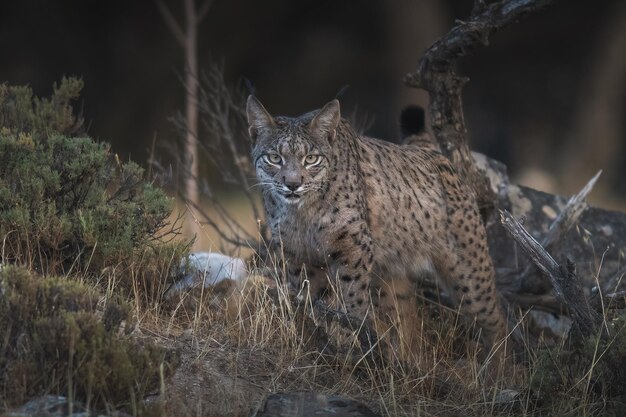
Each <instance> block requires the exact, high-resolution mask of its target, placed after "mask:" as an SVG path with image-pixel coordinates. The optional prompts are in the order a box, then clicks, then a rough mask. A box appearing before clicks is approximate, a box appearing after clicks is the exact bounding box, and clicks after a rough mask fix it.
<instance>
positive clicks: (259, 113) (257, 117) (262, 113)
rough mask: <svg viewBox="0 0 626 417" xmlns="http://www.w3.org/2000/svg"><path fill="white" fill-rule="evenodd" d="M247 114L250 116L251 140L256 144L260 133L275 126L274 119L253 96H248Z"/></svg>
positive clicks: (249, 129)
mask: <svg viewBox="0 0 626 417" xmlns="http://www.w3.org/2000/svg"><path fill="white" fill-rule="evenodd" d="M246 112H247V114H248V132H249V133H250V138H251V139H252V141H253V142H254V141H255V140H256V137H257V136H258V134H259V132H260V131H261V130H264V129H268V128H270V127H272V126H274V119H273V118H272V116H271V115H270V114H269V113H268V112H267V110H265V107H263V105H262V104H261V102H260V101H259V100H257V99H256V97H254V96H253V95H250V96H248V103H247V104H246Z"/></svg>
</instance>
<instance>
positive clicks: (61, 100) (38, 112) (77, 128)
mask: <svg viewBox="0 0 626 417" xmlns="http://www.w3.org/2000/svg"><path fill="white" fill-rule="evenodd" d="M82 88H83V81H82V80H80V79H78V78H65V77H64V78H63V79H62V80H61V84H60V85H58V86H57V85H56V84H55V85H54V87H53V89H52V90H53V91H52V96H51V97H50V98H38V97H33V91H32V89H31V88H30V87H27V86H9V85H7V84H0V128H1V129H2V132H3V133H4V134H5V135H7V134H14V135H17V134H20V133H25V134H28V135H30V136H32V137H34V138H35V139H36V140H41V139H45V138H46V137H48V135H50V134H64V135H67V136H70V135H73V134H76V133H79V132H81V131H82V125H83V121H82V119H81V118H80V117H76V116H75V115H74V110H73V109H72V105H71V102H72V101H73V100H76V99H77V98H78V96H79V95H80V91H81V90H82Z"/></svg>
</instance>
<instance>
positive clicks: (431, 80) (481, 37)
mask: <svg viewBox="0 0 626 417" xmlns="http://www.w3.org/2000/svg"><path fill="white" fill-rule="evenodd" d="M551 2H552V0H503V1H499V2H496V3H493V4H490V5H486V4H485V2H484V0H476V1H475V2H474V9H473V11H472V14H471V16H470V18H469V20H467V21H464V22H460V23H459V24H458V25H457V26H455V27H454V28H452V29H451V30H450V31H449V32H448V33H447V34H446V35H444V36H443V37H442V38H441V39H439V40H437V41H436V42H435V43H434V44H433V45H432V46H430V48H428V49H427V50H426V52H425V53H424V55H423V57H422V59H421V60H420V62H419V64H418V67H417V69H416V70H415V71H414V72H412V73H410V74H408V75H407V76H406V77H405V80H404V81H405V83H406V84H407V85H408V86H410V87H415V88H422V89H424V90H426V91H427V92H428V93H429V94H430V104H429V113H430V120H431V126H432V129H433V133H434V134H435V137H436V139H437V141H438V142H439V145H440V147H441V150H442V152H443V153H444V154H445V155H446V156H447V157H448V158H449V159H450V160H451V161H452V163H453V164H454V165H455V167H456V168H457V170H458V172H459V174H460V175H461V176H463V177H464V178H467V179H468V181H469V183H470V184H471V185H472V186H473V188H474V190H475V191H476V197H477V201H478V204H479V207H481V208H482V209H488V208H490V207H492V206H493V202H494V195H493V192H492V191H491V188H490V187H489V186H488V183H487V180H486V179H485V178H484V177H483V176H482V175H481V174H480V173H479V172H478V170H477V169H476V167H475V165H474V160H473V158H472V155H471V152H470V149H469V146H468V142H467V128H466V127H465V120H464V118H463V101H462V99H461V92H462V89H463V86H464V85H465V83H466V82H467V81H468V78H466V77H463V76H460V75H458V74H456V72H455V68H456V64H457V62H458V61H459V59H460V58H462V57H463V56H465V55H468V54H469V53H471V52H473V51H474V50H476V49H478V48H479V47H481V46H486V45H488V42H489V36H490V35H491V34H492V33H493V32H495V31H496V30H498V29H500V28H502V27H504V26H506V25H508V24H509V23H511V22H513V21H515V20H517V19H520V18H522V17H523V16H526V15H528V14H530V13H532V12H535V11H537V10H539V9H541V8H543V7H545V6H546V5H548V4H550V3H551Z"/></svg>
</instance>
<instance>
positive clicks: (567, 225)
mask: <svg viewBox="0 0 626 417" xmlns="http://www.w3.org/2000/svg"><path fill="white" fill-rule="evenodd" d="M601 174H602V170H600V171H598V173H597V174H596V175H594V177H593V178H592V179H590V180H589V182H587V184H586V185H585V186H584V187H583V188H582V190H580V191H579V192H578V194H576V195H573V196H572V197H570V199H569V200H568V202H567V204H566V205H565V208H564V209H563V210H562V211H561V212H560V213H559V215H558V216H557V218H556V219H554V221H553V222H552V224H551V225H550V229H549V230H548V233H547V234H546V235H545V236H544V238H543V239H542V240H541V246H543V247H544V248H546V249H549V248H550V247H552V245H553V244H554V243H555V242H557V241H558V239H559V238H560V237H562V236H563V235H564V234H565V233H566V232H567V231H568V230H569V229H571V228H572V226H574V225H575V224H576V223H577V222H578V219H579V218H580V215H581V214H582V213H583V212H584V211H585V209H586V208H587V203H586V201H585V200H586V199H587V195H588V194H589V193H590V192H591V190H592V189H593V186H594V185H595V184H596V182H597V181H598V178H600V175H601Z"/></svg>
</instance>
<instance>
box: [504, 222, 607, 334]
mask: <svg viewBox="0 0 626 417" xmlns="http://www.w3.org/2000/svg"><path fill="white" fill-rule="evenodd" d="M500 220H501V222H502V225H503V226H504V228H505V229H506V230H507V232H509V234H510V235H511V237H512V238H513V239H514V240H515V241H516V242H517V243H518V244H519V245H520V246H521V248H522V249H523V250H524V252H526V254H527V255H528V256H529V257H530V259H531V260H532V261H533V263H534V264H535V265H536V266H537V268H539V270H540V271H541V272H542V273H543V274H544V275H545V276H546V277H548V278H549V279H550V282H551V283H552V286H553V288H554V292H555V294H556V296H557V298H558V299H559V300H561V302H562V303H563V304H564V305H565V306H566V307H567V309H568V310H569V312H570V313H571V315H572V320H573V322H574V326H575V327H576V330H577V331H578V332H579V333H580V334H582V335H589V334H592V333H593V332H595V331H596V330H598V329H599V325H600V323H601V322H602V317H601V316H600V315H599V314H598V313H597V312H596V311H594V310H592V309H591V308H590V306H589V302H588V300H587V297H586V296H585V293H584V291H583V286H582V283H581V282H580V280H579V279H578V277H577V276H576V268H575V266H574V263H573V262H572V261H570V260H569V259H568V260H567V261H566V265H565V266H563V265H559V264H558V263H557V262H556V261H555V260H554V258H552V256H550V254H549V253H548V252H546V250H545V249H544V248H543V247H542V246H541V245H540V244H539V242H537V241H536V240H535V239H534V238H533V237H532V236H531V235H530V233H528V232H527V231H526V229H524V227H523V226H522V225H521V224H520V223H519V222H518V221H517V220H515V219H514V218H513V216H512V215H511V213H509V212H508V211H506V210H504V211H502V210H500Z"/></svg>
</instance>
